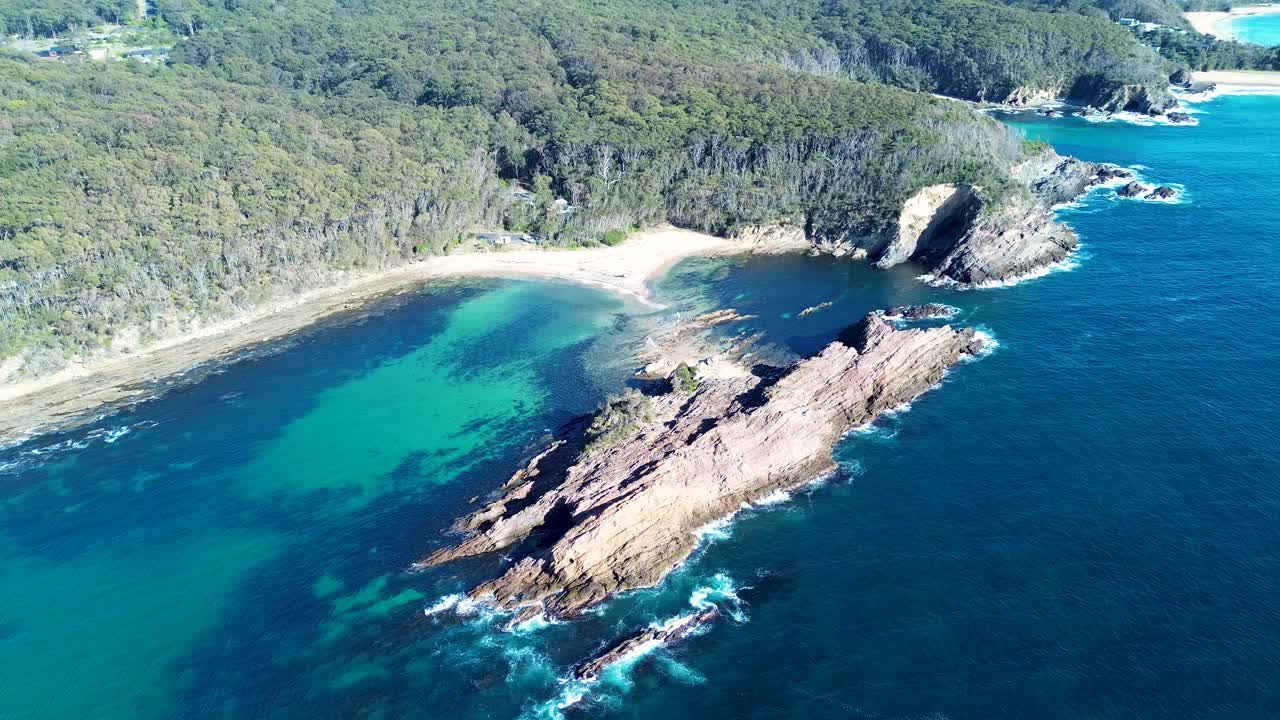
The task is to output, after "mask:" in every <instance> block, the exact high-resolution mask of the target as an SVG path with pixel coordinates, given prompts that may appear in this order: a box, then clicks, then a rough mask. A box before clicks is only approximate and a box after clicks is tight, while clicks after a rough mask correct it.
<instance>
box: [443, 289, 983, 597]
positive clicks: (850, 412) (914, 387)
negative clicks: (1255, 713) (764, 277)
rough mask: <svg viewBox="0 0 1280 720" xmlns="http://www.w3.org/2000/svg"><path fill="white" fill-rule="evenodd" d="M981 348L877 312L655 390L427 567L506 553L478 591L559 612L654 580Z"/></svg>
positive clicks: (462, 527)
mask: <svg viewBox="0 0 1280 720" xmlns="http://www.w3.org/2000/svg"><path fill="white" fill-rule="evenodd" d="M980 346H981V340H979V339H978V338H977V337H976V336H975V333H974V331H973V330H972V329H971V328H970V329H955V328H952V327H950V326H943V327H937V328H929V329H920V328H912V329H898V328H895V327H894V325H893V323H892V322H890V321H889V320H887V319H885V318H884V317H883V316H882V315H879V314H872V315H868V316H867V317H866V318H864V319H863V320H862V321H861V322H860V323H858V324H857V325H856V326H854V327H853V328H851V329H850V330H849V331H848V332H846V333H845V335H844V337H842V340H841V341H837V342H834V343H832V344H831V345H829V346H827V347H826V348H825V349H824V350H823V351H822V352H821V353H820V354H818V355H816V356H814V357H811V358H808V359H805V360H802V361H800V362H797V363H796V364H794V365H792V366H791V367H789V368H785V369H783V370H780V371H777V372H774V373H772V374H771V375H769V377H766V378H760V377H755V376H752V375H746V376H743V377H725V378H708V379H706V380H704V381H702V382H701V383H700V384H699V387H698V389H697V391H696V392H695V393H694V394H693V395H692V396H688V395H685V394H683V393H674V392H673V393H669V394H667V395H663V396H658V397H655V398H653V399H652V403H651V405H650V406H649V407H648V408H647V418H646V421H645V422H643V423H640V424H639V427H636V428H634V429H632V430H631V431H630V433H629V434H628V435H627V436H626V437H625V438H622V439H620V440H619V441H617V442H613V443H610V444H608V445H607V446H605V447H599V448H597V449H592V450H590V451H587V450H584V449H583V448H584V443H583V442H582V438H581V437H577V438H572V439H570V440H567V441H562V442H560V443H558V444H556V445H553V446H552V447H551V448H549V449H548V450H547V451H546V452H545V453H543V454H542V455H539V456H538V457H537V458H535V459H534V460H533V461H532V462H531V463H530V464H529V466H528V467H526V468H524V469H522V470H521V471H520V472H518V473H516V475H515V476H514V477H513V478H512V479H511V480H510V481H508V482H507V484H506V485H505V486H504V487H503V495H502V497H500V498H499V499H497V500H495V501H493V502H491V503H489V504H488V505H487V506H485V507H483V508H481V509H480V510H478V511H477V512H475V513H473V514H471V515H468V516H466V517H464V518H462V519H461V520H459V521H458V522H457V523H456V526H455V527H456V529H457V530H459V531H461V532H464V533H466V534H467V537H466V538H465V539H464V540H463V541H462V542H461V543H459V544H457V545H455V546H453V547H449V548H445V549H442V550H440V551H438V552H436V553H435V554H433V555H431V556H430V557H429V558H427V559H426V560H424V561H422V562H421V563H419V566H431V565H439V564H441V563H447V562H450V561H453V560H457V559H460V558H464V557H469V556H473V555H481V554H485V553H493V552H497V551H503V552H504V553H506V554H508V555H509V556H510V557H512V558H513V559H514V560H515V564H514V565H512V566H511V567H510V568H509V569H508V570H507V571H506V572H505V573H504V574H503V575H502V576H501V577H498V578H496V579H494V580H492V581H489V582H486V583H483V584H481V585H479V586H478V587H476V588H474V589H473V590H472V591H471V596H472V597H473V598H477V599H480V598H487V599H490V600H491V601H492V602H493V603H494V604H495V605H497V606H498V607H499V608H503V609H508V610H515V609H517V608H520V607H523V606H528V605H538V604H540V605H541V606H542V607H543V608H544V609H545V611H546V613H547V615H548V616H551V617H556V616H571V615H574V614H576V613H579V612H581V611H582V610H583V609H585V608H588V607H590V606H592V605H595V604H596V603H599V602H601V601H603V600H605V599H606V598H608V597H609V596H610V595H612V594H614V593H617V592H621V591H624V590H630V589H634V588H642V587H650V586H653V585H655V584H657V583H658V582H659V581H661V580H662V578H663V577H665V576H666V574H667V573H668V572H670V571H671V570H672V569H674V568H675V567H676V566H677V565H679V564H680V563H681V562H682V561H684V559H685V558H687V557H688V556H689V554H690V553H691V552H692V551H693V549H694V547H695V545H696V543H697V538H696V536H695V532H696V531H697V530H698V529H699V528H701V527H703V526H705V525H707V524H708V523H711V522H714V521H716V520H719V519H722V518H725V517H728V516H730V515H732V514H734V513H735V512H736V511H737V510H738V509H739V508H740V507H741V506H742V504H743V503H750V502H754V501H756V500H758V499H760V498H762V497H765V496H767V495H769V494H770V493H772V492H775V491H777V490H785V489H789V488H794V487H796V486H799V485H803V484H805V483H807V482H809V481H811V480H813V479H815V478H817V477H820V476H821V475H823V474H826V473H828V472H831V471H832V470H833V469H835V463H834V461H833V460H832V459H831V446H832V444H833V443H834V442H835V441H836V440H837V439H839V437H840V436H841V435H842V434H843V433H844V432H845V431H847V430H848V429H849V428H851V427H854V426H856V425H861V424H863V423H867V422H870V421H872V420H873V419H875V418H876V416H877V415H879V414H880V413H881V412H883V411H885V410H888V409H891V408H894V407H897V406H899V405H902V404H903V403H905V402H907V401H909V400H911V399H912V398H914V397H916V396H917V395H920V394H921V393H923V392H925V391H926V390H928V389H929V388H930V387H932V386H933V385H934V384H935V383H937V382H938V381H939V380H940V379H941V378H942V375H943V373H944V372H945V371H946V369H947V368H949V367H950V366H952V365H954V364H955V363H956V362H958V361H959V360H960V359H961V358H962V357H963V356H965V355H966V354H970V353H973V352H976V351H977V350H978V349H979V348H980Z"/></svg>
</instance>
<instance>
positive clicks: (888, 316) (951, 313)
mask: <svg viewBox="0 0 1280 720" xmlns="http://www.w3.org/2000/svg"><path fill="white" fill-rule="evenodd" d="M943 307H945V308H946V309H947V312H946V313H945V314H943V315H936V316H934V317H928V318H922V319H923V320H950V319H951V318H953V317H955V316H956V315H958V314H960V308H958V307H954V306H952V305H943ZM884 319H885V320H893V321H895V322H900V321H903V317H902V315H901V314H898V313H885V314H884Z"/></svg>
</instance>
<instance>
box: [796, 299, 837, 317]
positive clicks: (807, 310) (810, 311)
mask: <svg viewBox="0 0 1280 720" xmlns="http://www.w3.org/2000/svg"><path fill="white" fill-rule="evenodd" d="M833 304H834V303H832V301H830V300H827V301H826V302H820V303H818V304H817V305H810V306H809V307H807V308H805V309H803V310H801V311H800V312H799V313H797V314H796V317H809V316H810V315H812V314H814V313H816V312H818V311H819V310H826V309H827V308H829V307H831V306H832V305H833Z"/></svg>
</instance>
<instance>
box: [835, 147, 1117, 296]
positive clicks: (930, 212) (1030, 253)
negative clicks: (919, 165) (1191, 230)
mask: <svg viewBox="0 0 1280 720" xmlns="http://www.w3.org/2000/svg"><path fill="white" fill-rule="evenodd" d="M1012 175H1013V179H1014V180H1015V181H1017V182H1018V183H1020V184H1022V185H1023V186H1025V187H1026V188H1027V192H1026V194H1025V195H1024V196H1017V197H1013V198H1008V199H1005V200H1003V201H1001V202H1000V203H991V202H989V201H988V200H986V199H984V196H983V193H982V192H981V191H980V189H979V188H976V187H974V186H971V185H953V184H944V185H931V186H928V187H925V188H922V189H921V190H919V191H918V192H917V193H916V194H915V195H913V196H912V197H910V198H908V199H907V201H906V202H905V203H904V204H903V207H902V211H901V214H900V216H899V219H898V225H897V228H896V229H895V230H894V231H893V232H891V233H889V234H888V235H881V236H871V237H855V238H849V239H844V240H840V241H829V240H827V241H824V240H815V246H816V247H817V249H818V250H820V251H823V252H829V253H832V254H835V255H848V256H851V257H855V258H866V259H868V260H870V261H871V262H872V263H874V264H875V265H876V267H879V268H890V267H894V266H897V265H900V264H902V263H906V262H911V263H915V264H917V265H919V266H920V267H921V268H922V269H923V270H925V271H926V273H927V274H928V275H930V276H932V277H933V278H935V279H937V280H941V281H946V282H953V283H956V284H958V285H961V286H977V285H983V284H988V283H999V282H1005V281H1009V280H1014V279H1017V278H1019V277H1022V276H1026V275H1030V274H1034V273H1036V272H1038V271H1041V270H1043V269H1044V268H1046V267H1049V266H1051V265H1053V264H1054V263H1058V262H1061V261H1063V260H1064V259H1066V258H1067V256H1068V255H1070V254H1071V253H1072V251H1074V250H1075V249H1076V246H1077V245H1078V242H1077V240H1076V236H1075V233H1073V232H1072V231H1071V229H1070V228H1068V227H1067V226H1065V225H1063V224H1062V223H1060V222H1058V221H1057V220H1055V219H1054V216H1053V209H1054V207H1055V206H1057V205H1061V204H1064V203H1069V202H1072V201H1073V200H1076V199H1077V198H1079V197H1080V196H1081V195H1083V194H1084V193H1086V192H1087V191H1088V190H1089V189H1090V188H1092V187H1094V186H1096V185H1100V184H1102V183H1107V182H1113V181H1115V180H1119V179H1124V178H1128V177H1131V176H1132V173H1130V172H1129V171H1128V170H1124V169H1123V168H1118V167H1115V166H1111V165H1103V164H1100V163H1091V162H1084V161H1082V160H1077V159H1076V158H1073V157H1062V156H1059V155H1057V154H1056V153H1053V152H1045V153H1040V154H1038V155H1036V156H1035V157H1032V158H1030V159H1027V160H1026V161H1024V162H1022V163H1021V164H1019V165H1018V166H1017V167H1015V168H1014V169H1013V173H1012Z"/></svg>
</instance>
